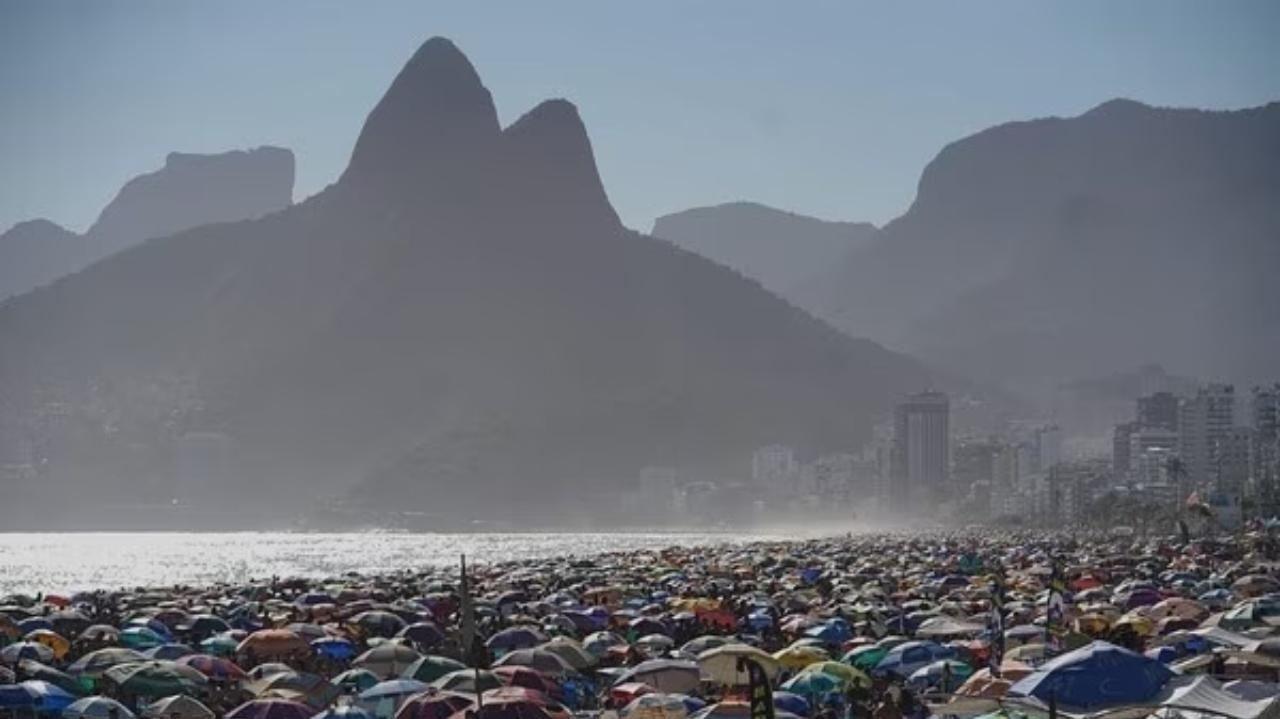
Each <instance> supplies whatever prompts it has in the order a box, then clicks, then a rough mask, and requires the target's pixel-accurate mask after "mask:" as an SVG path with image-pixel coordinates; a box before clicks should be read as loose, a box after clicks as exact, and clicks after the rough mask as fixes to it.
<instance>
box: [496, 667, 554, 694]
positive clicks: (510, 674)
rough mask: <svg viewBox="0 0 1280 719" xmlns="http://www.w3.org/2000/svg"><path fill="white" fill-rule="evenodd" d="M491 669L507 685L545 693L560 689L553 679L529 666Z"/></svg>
mask: <svg viewBox="0 0 1280 719" xmlns="http://www.w3.org/2000/svg"><path fill="white" fill-rule="evenodd" d="M492 671H493V674H494V676H496V677H498V679H499V680H501V681H502V683H503V684H506V685H507V686H513V687H522V688H524V689H532V690H534V691H538V692H542V693H543V694H547V695H550V694H553V693H557V692H559V691H560V685H558V684H556V682H555V680H553V679H551V678H550V677H548V676H547V675H546V674H542V673H540V672H538V671H536V670H533V669H530V668H529V667H521V666H506V667H494V668H493V669H492Z"/></svg>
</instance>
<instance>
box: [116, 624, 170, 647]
mask: <svg viewBox="0 0 1280 719" xmlns="http://www.w3.org/2000/svg"><path fill="white" fill-rule="evenodd" d="M169 639H170V637H167V636H164V635H162V634H160V633H159V632H157V631H156V630H154V629H152V628H151V627H148V626H141V625H135V626H131V627H126V628H125V629H123V630H121V632H120V644H122V645H124V646H126V647H129V648H131V649H150V648H152V647H158V646H160V645H161V644H164V643H166V642H168V641H169Z"/></svg>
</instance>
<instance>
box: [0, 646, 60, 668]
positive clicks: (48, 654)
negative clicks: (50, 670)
mask: <svg viewBox="0 0 1280 719" xmlns="http://www.w3.org/2000/svg"><path fill="white" fill-rule="evenodd" d="M23 659H33V660H35V661H37V662H40V663H42V664H46V663H48V662H51V661H53V650H52V649H50V648H49V647H47V646H45V645H43V644H41V643H40V642H14V643H13V644H10V645H8V646H6V647H4V648H3V649H0V662H4V663H5V664H9V665H11V666H12V665H16V664H17V663H18V662H20V661H22V660H23Z"/></svg>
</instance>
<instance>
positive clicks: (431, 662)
mask: <svg viewBox="0 0 1280 719" xmlns="http://www.w3.org/2000/svg"><path fill="white" fill-rule="evenodd" d="M466 668H467V666H466V665H465V664H463V663H462V662H460V661H457V660H454V659H450V658H448V657H441V656H436V655H434V654H428V655H427V656H425V657H422V658H421V659H419V660H417V661H415V662H414V663H413V664H410V665H409V668H408V669H405V670H404V673H403V674H401V675H400V676H402V677H404V678H405V679H417V680H418V681H420V682H428V683H430V682H434V681H435V680H437V679H439V678H440V677H442V676H444V675H446V674H448V673H449V672H456V671H458V670H460V669H466ZM365 688H366V689H367V688H368V687H365Z"/></svg>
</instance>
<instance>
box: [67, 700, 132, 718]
mask: <svg viewBox="0 0 1280 719" xmlns="http://www.w3.org/2000/svg"><path fill="white" fill-rule="evenodd" d="M62 719H134V714H133V712H131V711H129V708H128V707H126V706H125V705H123V704H121V703H120V702H118V701H116V700H115V699H110V698H107V697H85V698H83V699H77V700H75V701H74V702H71V704H69V705H68V706H67V708H66V709H63V710H62Z"/></svg>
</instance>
